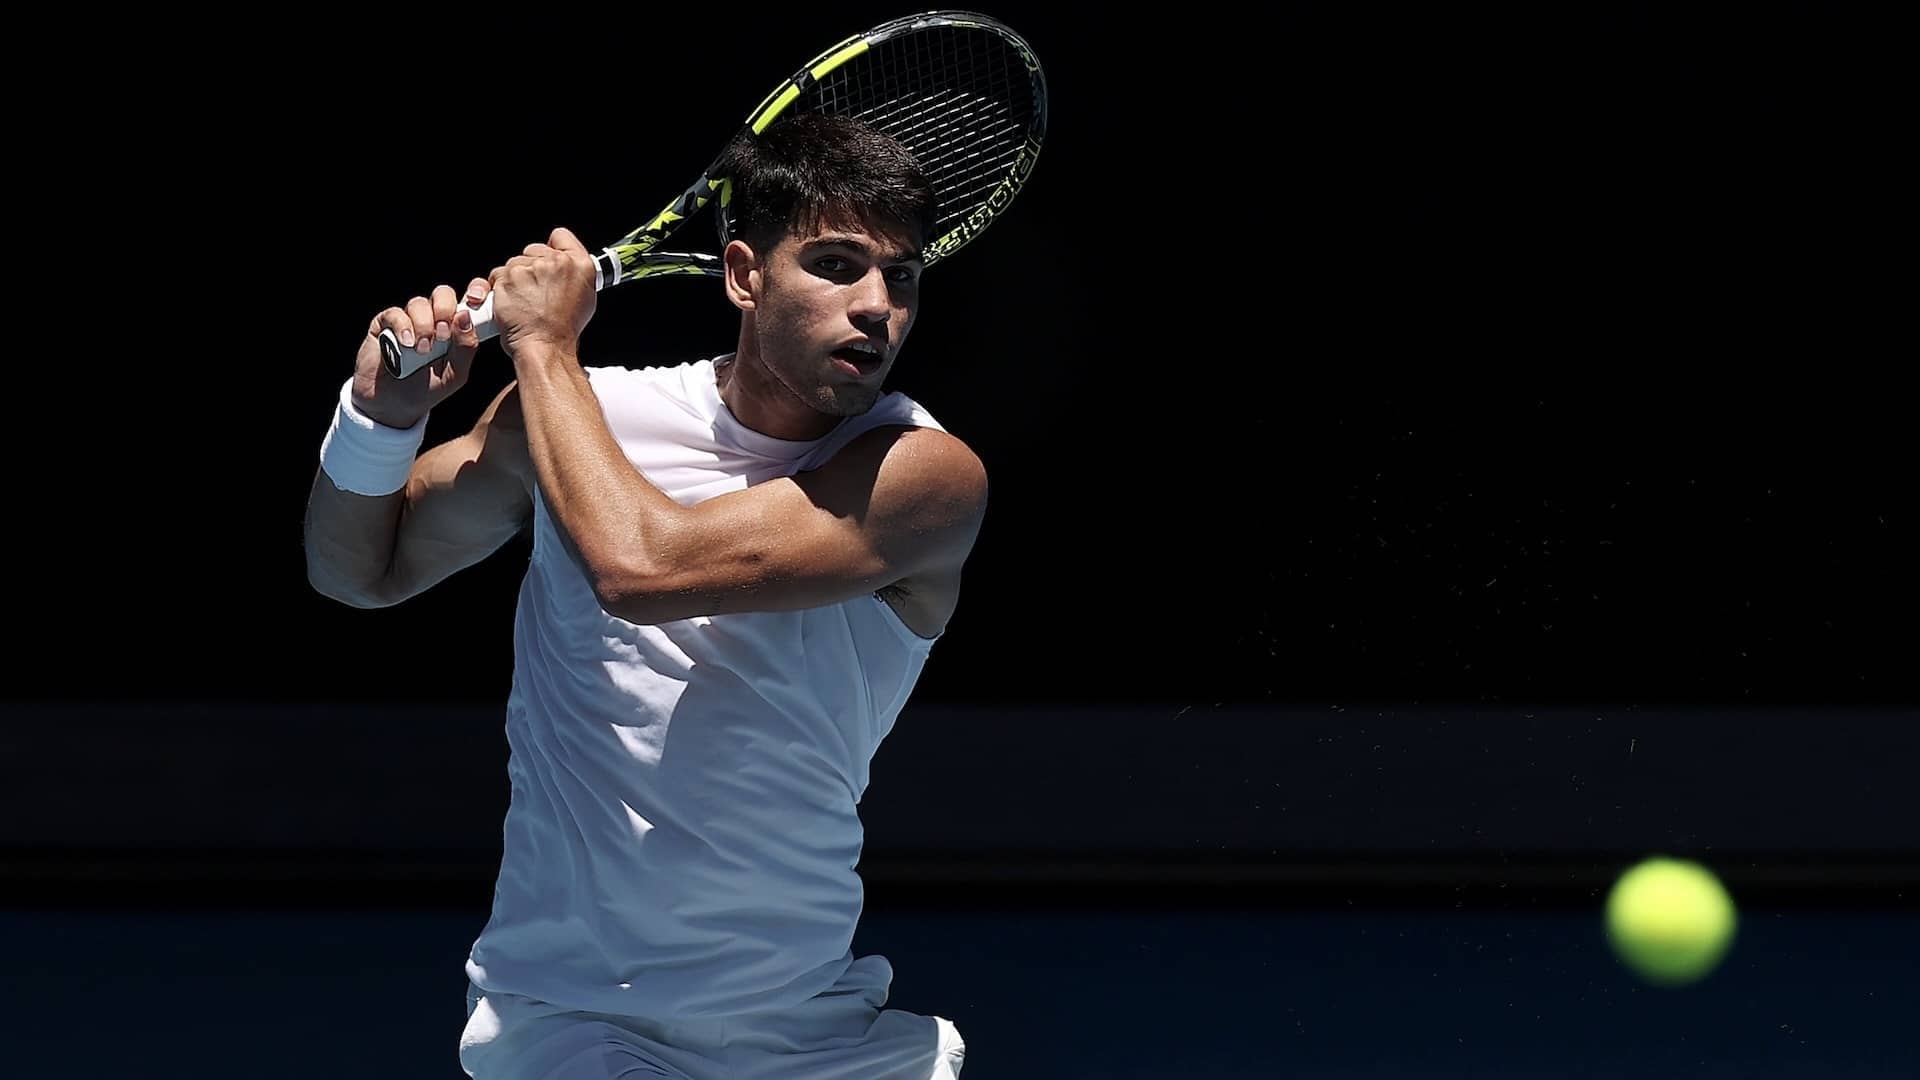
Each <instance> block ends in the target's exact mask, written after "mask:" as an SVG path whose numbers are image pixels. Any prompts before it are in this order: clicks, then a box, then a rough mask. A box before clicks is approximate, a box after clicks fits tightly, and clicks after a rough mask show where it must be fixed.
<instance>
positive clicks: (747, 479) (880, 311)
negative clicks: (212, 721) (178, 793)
mask: <svg viewBox="0 0 1920 1080" xmlns="http://www.w3.org/2000/svg"><path fill="white" fill-rule="evenodd" d="M730 153H731V154H732V155H733V157H734V160H733V161H731V162H729V163H728V165H727V166H726V167H727V168H728V170H729V171H730V172H731V174H732V175H733V177H734V178H735V179H734V195H733V208H732V209H733V214H732V220H733V231H732V233H731V240H730V242H729V243H727V245H726V248H725V251H724V264H725V270H726V276H725V279H724V281H725V288H726V293H727V296H728V298H729V299H730V300H731V301H732V302H733V304H734V305H735V306H736V307H738V308H739V309H740V311H741V320H740V334H739V340H738V343H737V346H736V349H735V351H734V352H732V353H731V354H728V355H726V356H722V357H720V358H718V359H714V360H700V361H698V362H691V363H686V364H682V365H680V366H674V367H651V368H644V369H628V368H620V367H583V366H582V364H581V356H580V353H579V337H580V334H581V330H582V328H584V327H585V326H586V325H587V322H588V320H589V319H590V318H591V317H592V316H593V313H594V307H595V292H594V286H593V267H592V264H591V262H590V258H591V253H590V252H589V251H588V250H587V249H586V248H584V247H582V246H581V244H580V243H579V241H578V240H576V239H575V237H574V236H573V234H572V233H570V232H568V231H566V230H564V229H558V230H555V231H554V233H553V234H552V236H551V237H550V238H549V239H548V241H547V242H546V243H544V244H533V245H530V246H529V247H527V248H526V251H525V253H524V254H522V255H519V256H517V257H515V258H513V259H511V260H509V261H508V262H507V264H506V265H505V266H502V267H499V268H497V269H495V270H494V271H493V272H492V273H491V274H490V275H488V277H487V278H485V279H476V280H475V281H473V282H472V283H471V284H470V285H469V286H468V287H467V289H466V290H465V293H464V296H462V295H461V294H457V293H456V292H455V291H454V290H453V289H451V288H449V287H447V286H444V285H443V286H440V287H438V288H436V289H434V290H433V293H432V295H431V296H425V297H415V298H413V299H412V300H411V301H410V302H408V303H407V304H406V305H405V306H403V307H394V308H388V309H387V310H385V311H382V312H380V313H379V314H378V315H376V316H375V317H374V318H373V321H372V322H371V323H370V324H369V326H368V328H367V337H366V340H365V341H364V342H363V343H362V344H361V346H360V350H359V355H358V357H357V358H356V361H355V370H354V375H353V377H352V378H351V379H349V380H348V381H347V382H346V384H345V385H344V386H343V387H342V388H341V392H340V397H339V402H338V405H337V407H336V409H335V411H334V418H333V424H332V427H331V428H330V429H329V430H328V432H327V434H326V436H325V438H324V439H323V441H322V443H321V452H320V463H321V469H320V472H319V473H318V475H316V477H315V479H314V484H313V490H312V494H311V496H310V501H309V504H308V519H307V557H308V570H309V576H310V578H311V580H312V582H313V585H314V587H315V588H316V589H318V590H319V591H320V592H322V593H324V594H325V595H327V596H330V597H333V598H335V599H338V600H340V601H342V602H345V603H348V604H352V605H355V606H358V607H379V606H384V605H388V604H394V603H398V602H399V601H402V600H404V599H406V598H408V597H410V596H413V595H415V594H416V593H419V592H420V591H422V590H424V589H426V588H428V587H429V586H431V585H433V584H435V583H436V582H439V581H441V580H442V579H444V578H446V577H447V576H448V575H450V574H452V573H454V572H455V571H458V570H459V569H461V568H462V567H465V566H469V565H471V564H473V563H475V562H477V561H479V560H480V559H482V558H484V557H485V556H487V555H488V554H489V553H491V552H493V551H495V550H496V549H498V548H499V547H500V545H501V544H502V543H504V542H505V541H506V540H507V539H509V538H510V537H511V536H513V535H514V534H515V533H516V532H517V531H518V530H520V529H522V528H531V529H532V531H533V532H532V536H533V548H532V560H531V564H530V565H529V567H528V569H527V574H526V577H525V580H524V582H523V584H522V585H521V588H520V595H519V603H518V608H517V612H516V615H515V623H514V673H513V676H514V677H513V686H512V692H511V695H510V696H509V698H508V701H507V710H506V729H507V737H508V743H509V747H510V751H511V754H510V763H509V766H508V771H509V775H510V778H511V781H512V794H511V807H510V809H509V810H508V812H507V818H506V824H505V851H504V857H503V861H502V865H501V867H500V873H499V879H498V883H497V886H496V889H495V893H494V902H493V911H492V916H491V918H490V919H489V921H488V922H487V924H486V926H485V927H484V929H483V930H482V931H481V932H480V934H479V936H478V939H477V940H476V941H475V942H474V943H473V947H472V951H471V954H470V957H469V959H468V962H467V965H466V970H467V975H468V978H469V980H470V982H471V988H470V991H469V994H468V1020H467V1024H466V1029H465V1031H464V1033H463V1034H462V1037H461V1040H460V1051H459V1054H460V1061H461V1064H462V1066H463V1067H464V1068H465V1069H466V1071H467V1072H468V1074H469V1075H471V1076H474V1077H476V1078H479V1080H487V1078H494V1077H541V1078H553V1080H586V1078H594V1080H600V1078H610V1077H642V1076H670V1077H688V1078H696V1080H697V1078H705V1077H716V1078H717V1077H728V1078H751V1077H781V1078H785V1080H794V1078H805V1077H820V1078H826V1077H836V1078H837V1077H888V1078H903V1080H904V1078H908V1077H911V1078H914V1080H921V1078H928V1077H956V1076H957V1075H958V1074H959V1071H960V1068H961V1063H962V1059H963V1056H964V1052H965V1047H964V1043H963V1042H962V1040H961V1038H960V1035H959V1033H958V1031H957V1030H956V1029H955V1028H954V1026H953V1025H952V1024H951V1023H950V1022H948V1021H947V1020H945V1019H943V1018H939V1017H924V1016H918V1015H914V1014H911V1013H907V1012H904V1011H901V1010H882V1008H881V1006H882V1005H883V1004H884V1003H885V1001H886V998H887V994H888V989H889V986H890V983H891V979H892V969H891V968H890V967H889V965H888V963H887V961H886V960H885V958H883V957H879V956H864V957H860V958H857V959H856V958H855V957H854V956H853V954H852V952H851V949H850V946H851V942H852V938H853V933H854V928H855V923H856V921H857V919H858V916H859V914H860V910H861V885H860V879H859V877H858V876H857V875H856V873H855V872H854V865H855V863H856V861H857V859H858V857H859V855H860V848H861V826H860V821H859V818H858V817H857V815H856V813H855V804H856V802H857V801H858V800H859V798H860V795H861V792H862V791H863V790H864V789H865V787H866V783H867V766H868V762H869V759H870V757H871V755H872V754H873V752H874V750H875V748H876V746H877V745H878V743H879V742H880V740H881V738H882V737H883V736H885V735H886V734H887V732H888V730H889V729H890V727H891V725H892V724H893V722H894V718H895V717H896V716H897V715H898V714H899V713H900V710H901V706H902V704H903V703H904V702H905V700H906V698H907V695H908V694H909V693H910V692H911V690H912V689H913V686H914V683H915V680H916V679H917V678H918V676H919V674H920V671H921V669H922V666H923V665H924V663H925V662H926V660H927V656H928V651H929V650H930V649H931V647H932V645H933V643H934V641H935V640H936V639H938V638H939V636H940V635H941V633H942V631H943V630H944V628H945V626H946V623H947V621H948V618H949V617H950V616H951V615H952V613H953V611H954V607H955V603H956V601H957V599H958V596H959V588H960V575H961V566H962V563H963V562H964V561H965V559H966V558H967V555H968V552H969V550H970V549H971V547H972V545H973V542H974V538H975V535H976V533H977V531H978V529H979V527H980V523H981V518H982V514H983V512H984V508H985V505H986V493H987V481H986V475H985V472H984V470H983V468H982V466H981V463H980V461H979V459H978V458H977V457H976V456H975V455H974V454H973V453H972V452H971V451H970V450H969V449H968V448H967V446H966V445H965V444H963V443H962V442H961V441H960V440H959V439H957V438H955V437H954V436H952V435H950V434H948V433H947V432H946V431H944V430H943V429H942V428H941V427H940V426H939V425H938V424H937V423H936V422H935V421H934V419H933V418H932V417H931V416H930V415H929V414H928V413H927V412H926V411H925V410H923V409H922V408H921V407H920V406H919V405H918V404H916V403H915V402H914V401H912V400H910V399H908V398H906V397H904V396H902V395H901V394H899V393H897V392H883V391H882V389H881V384H882V382H883V380H884V379H885V378H886V376H887V373H888V371H889V370H890V369H891V367H892V365H893V362H894V360H895V359H896V358H897V357H898V356H899V353H900V347H901V345H902V344H904V343H905V341H906V338H907V332H908V331H909V330H910V329H911V328H912V326H913V320H914V315H915V312H916V310H917V308H918V307H919V302H920V280H919V277H920V263H919V261H918V259H917V258H916V252H917V251H918V250H919V247H920V245H921V243H922V242H923V240H924V238H925V236H926V235H927V233H928V231H929V229H930V227H931V222H932V220H933V219H932V210H933V207H932V201H933V195H932V192H931V189H930V187H929V186H928V184H927V181H926V180H925V178H924V177H923V175H922V174H921V172H920V171H919V169H918V168H917V166H916V165H915V163H914V161H913V159H912V158H911V157H910V156H909V155H908V154H907V152H906V151H905V150H904V149H902V148H901V147H900V146H899V145H898V144H897V143H895V142H893V141H892V140H891V139H888V138H886V137H884V136H881V135H878V134H875V133H873V132H871V131H870V130H868V129H866V128H864V127H862V126H860V125H858V124H855V123H852V122H848V121H841V120H828V119H823V118H820V117H817V116H813V115H809V114H801V115H799V116H796V117H794V118H793V119H791V120H789V121H784V122H782V123H781V124H779V125H777V126H776V127H773V128H770V129H769V130H768V132H767V134H766V135H765V136H764V137H763V139H762V140H760V141H759V142H757V143H754V144H745V143H741V144H736V146H735V148H734V149H733V150H732V151H730ZM489 290H491V291H492V293H493V297H494V317H495V320H496V322H497V324H498V326H499V327H500V341H501V344H502V346H503V348H504V350H505V352H506V354H507V356H508V357H509V358H510V359H511V360H512V362H513V368H514V375H515V379H514V381H513V383H512V384H511V385H509V386H508V388H507V389H506V390H505V391H504V392H502V393H501V394H500V395H499V396H498V397H497V398H496V399H495V400H494V401H493V402H492V403H491V404H490V405H488V407H487V408H486V410H485V412H484V414H483V415H482V416H481V418H480V420H479V422H478V423H477V424H476V425H475V427H474V428H473V430H472V431H470V432H468V433H467V434H465V435H462V436H460V437H458V438H455V439H452V440H450V441H448V442H445V443H442V444H440V445H438V446H435V447H432V448H431V449H429V450H427V451H426V452H425V453H418V448H419V446H420V444H421V441H422V429H423V426H424V424H425V421H426V416H427V412H428V410H429V409H431V408H432V407H434V406H435V405H437V404H438V403H439V402H441V401H443V400H445V399H446V397H447V396H448V395H449V394H452V393H454V392H455V391H457V390H458V389H459V387H460V385H461V383H462V382H464V381H465V379H466V375H467V372H468V369H469V365H470V364H471V363H472V360H473V353H474V349H475V347H476V344H477V342H476V340H475V338H474V335H473V332H472V330H471V325H472V324H471V315H470V310H471V308H473V307H477V306H478V301H479V300H480V299H481V298H483V297H484V296H486V295H487V293H488V292H489ZM385 329H391V330H393V331H394V332H395V333H396V334H397V335H398V336H399V338H400V340H401V342H402V344H403V345H406V346H408V347H414V348H419V347H420V344H419V343H422V342H426V341H430V340H434V339H438V340H444V341H450V342H451V343H452V346H453V347H452V349H451V350H450V352H449V353H448V355H447V356H445V357H443V358H441V359H440V360H438V361H436V362H435V363H434V365H433V366H432V367H430V368H428V369H424V370H422V371H421V372H419V373H418V374H416V375H414V376H413V377H411V378H409V379H405V380H395V379H392V378H391V377H390V376H389V375H388V374H387V373H386V372H385V371H384V370H383V368H382V366H381V358H380V350H379V348H378V340H377V339H378V336H379V334H380V332H381V331H382V330H385ZM416 455H417V456H416ZM422 648H423V649H425V650H428V651H431V650H433V649H434V648H436V645H435V643H432V642H423V643H422Z"/></svg>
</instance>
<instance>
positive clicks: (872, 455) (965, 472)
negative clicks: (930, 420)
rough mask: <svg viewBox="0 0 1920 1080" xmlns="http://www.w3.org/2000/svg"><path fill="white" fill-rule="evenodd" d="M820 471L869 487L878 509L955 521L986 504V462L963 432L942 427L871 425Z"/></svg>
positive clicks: (977, 510) (971, 513)
mask: <svg viewBox="0 0 1920 1080" xmlns="http://www.w3.org/2000/svg"><path fill="white" fill-rule="evenodd" d="M820 471H821V472H822V473H831V474H833V475H834V476H835V477H836V478H838V479H841V480H844V481H846V482H850V483H856V484H858V485H859V486H861V487H862V488H864V489H866V490H868V491H870V492H871V493H872V497H873V499H874V501H875V503H876V504H879V505H878V506H876V508H881V507H885V506H891V507H902V508H906V507H911V508H914V509H915V510H916V511H917V513H921V514H932V515H933V516H934V517H937V518H942V519H950V520H951V519H963V518H967V517H971V516H974V515H977V514H978V513H979V512H980V511H981V510H983V509H984V508H985V506H986V503H987V467H986V464H985V463H984V462H982V461H981V460H980V456H979V455H978V454H976V453H974V451H973V448H972V447H970V446H968V445H967V444H966V442H964V441H963V440H961V439H960V438H959V436H956V435H954V434H953V433H951V432H949V431H945V430H943V429H941V428H934V427H919V426H915V425H909V424H881V425H878V426H875V427H872V428H868V429H867V430H866V431H863V432H861V433H860V434H858V435H856V436H854V437H853V438H852V439H851V440H849V441H848V442H847V444H846V445H845V446H844V447H842V448H841V449H840V451H839V452H838V453H836V454H834V456H833V457H832V458H830V459H828V461H827V463H826V464H825V465H823V466H822V467H821V469H820Z"/></svg>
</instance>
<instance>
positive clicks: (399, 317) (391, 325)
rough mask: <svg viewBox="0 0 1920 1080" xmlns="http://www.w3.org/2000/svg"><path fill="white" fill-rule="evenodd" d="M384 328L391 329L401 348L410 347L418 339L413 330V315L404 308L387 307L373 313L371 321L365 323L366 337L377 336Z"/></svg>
mask: <svg viewBox="0 0 1920 1080" xmlns="http://www.w3.org/2000/svg"><path fill="white" fill-rule="evenodd" d="M416 299H417V297H416ZM385 330H391V331H393V336H394V337H396V338H399V339H400V346H401V347H402V348H406V349H411V348H413V347H414V343H415V342H416V341H417V340H418V337H417V335H415V334H414V331H413V316H411V315H408V314H407V312H406V309H404V308H397V307H390V308H387V309H386V310H385V311H382V312H381V313H380V314H378V315H375V316H374V317H373V322H371V323H369V324H367V336H368V337H379V336H380V334H381V332H382V331H385Z"/></svg>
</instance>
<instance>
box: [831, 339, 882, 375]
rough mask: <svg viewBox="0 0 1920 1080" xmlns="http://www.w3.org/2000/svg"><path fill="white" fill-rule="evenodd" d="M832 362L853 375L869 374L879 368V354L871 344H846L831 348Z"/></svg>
mask: <svg viewBox="0 0 1920 1080" xmlns="http://www.w3.org/2000/svg"><path fill="white" fill-rule="evenodd" d="M833 359H834V363H835V364H836V365H838V366H839V367H841V368H843V369H845V370H847V371H849V372H851V373H853V374H855V375H871V374H873V373H874V372H876V371H879V370H880V361H881V356H880V352H879V350H878V349H875V348H874V347H873V346H871V345H847V346H843V347H841V348H838V349H835V350H833Z"/></svg>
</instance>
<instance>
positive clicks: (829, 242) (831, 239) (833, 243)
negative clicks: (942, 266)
mask: <svg viewBox="0 0 1920 1080" xmlns="http://www.w3.org/2000/svg"><path fill="white" fill-rule="evenodd" d="M806 246H807V247H808V248H809V249H812V248H820V247H843V248H850V249H852V250H854V251H857V252H859V253H860V254H862V255H865V256H866V257H868V258H874V257H876V253H875V251H874V248H873V245H872V244H869V243H867V242H866V241H865V240H862V239H861V238H859V237H857V236H852V235H850V234H847V233H825V234H822V235H820V236H816V237H814V238H813V239H811V240H809V241H807V243H806ZM884 258H888V259H890V260H891V261H893V262H903V263H906V262H910V263H917V262H924V261H925V260H924V259H922V258H921V256H920V253H919V252H917V251H913V252H908V253H906V254H904V255H892V256H884Z"/></svg>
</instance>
